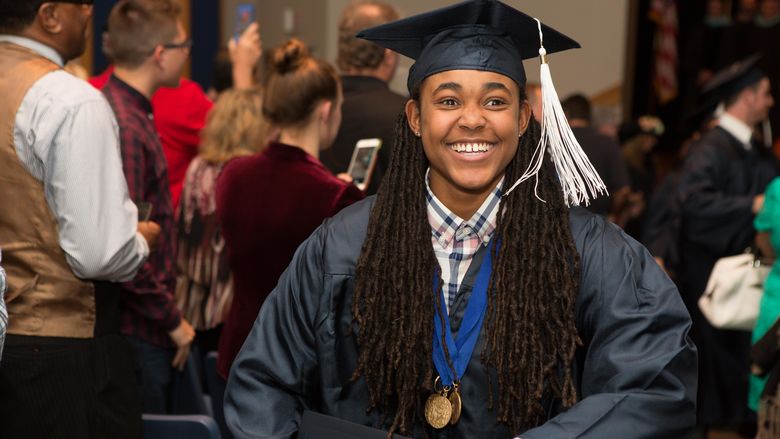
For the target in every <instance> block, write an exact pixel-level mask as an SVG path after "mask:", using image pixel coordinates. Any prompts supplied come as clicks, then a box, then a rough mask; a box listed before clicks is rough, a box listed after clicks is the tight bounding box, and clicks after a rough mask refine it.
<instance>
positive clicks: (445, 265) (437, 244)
mask: <svg viewBox="0 0 780 439" xmlns="http://www.w3.org/2000/svg"><path fill="white" fill-rule="evenodd" d="M503 184H504V179H503V178H502V179H501V181H500V182H499V183H498V185H497V186H496V188H495V189H494V190H493V191H492V192H491V193H490V195H488V197H487V199H485V201H484V202H483V203H482V206H480V207H479V209H477V211H476V212H474V215H472V216H471V219H469V220H468V221H466V220H464V219H461V218H460V217H458V216H457V215H455V213H453V212H452V211H451V210H449V209H448V208H447V207H445V206H444V204H442V202H441V201H439V199H438V198H436V196H435V195H433V192H431V187H430V185H429V184H428V175H427V174H426V177H425V188H426V198H427V200H428V222H430V224H431V243H432V244H433V251H434V253H435V254H436V259H437V260H438V261H439V267H441V279H442V282H443V284H444V295H445V297H446V299H447V311H448V312H449V309H450V306H452V304H453V303H454V302H455V297H456V296H457V294H458V289H459V288H460V284H461V282H463V277H464V276H465V275H466V271H468V269H469V265H471V260H472V259H473V257H474V254H475V253H476V252H477V250H478V249H479V247H480V246H481V245H487V244H488V243H489V242H490V238H491V237H492V236H493V231H494V230H495V228H496V217H497V214H498V206H499V204H501V188H502V186H503Z"/></svg>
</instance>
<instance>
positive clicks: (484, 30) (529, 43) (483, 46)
mask: <svg viewBox="0 0 780 439" xmlns="http://www.w3.org/2000/svg"><path fill="white" fill-rule="evenodd" d="M541 30H542V34H543V38H544V48H545V49H546V52H547V53H553V52H560V51H562V50H567V49H573V48H578V47H580V45H579V43H577V42H576V41H574V40H573V39H571V38H569V37H567V36H566V35H563V34H562V33H560V32H558V31H556V30H555V29H552V28H550V27H548V26H546V25H544V24H542V25H541ZM357 37H358V38H363V39H366V40H369V41H372V42H373V43H375V44H377V45H379V46H382V47H386V48H388V49H391V50H393V51H395V52H398V53H400V54H402V55H405V56H408V57H409V58H412V59H414V60H415V61H416V62H415V64H414V65H413V66H412V68H411V69H410V70H409V78H408V80H407V87H408V88H409V92H410V93H411V92H412V91H413V89H414V87H416V86H417V85H419V84H420V82H422V80H423V79H425V78H426V77H428V76H430V75H432V74H434V73H439V72H444V71H448V70H460V69H463V70H484V71H489V72H495V73H500V74H502V75H505V76H508V77H510V78H512V79H513V80H515V82H517V83H518V84H519V85H521V86H522V85H525V71H524V70H523V63H522V60H523V59H527V58H533V57H536V56H539V49H540V47H541V46H542V44H541V42H540V40H539V27H538V24H537V21H536V20H535V19H534V18H532V17H530V16H528V15H526V14H524V13H522V12H520V11H518V10H517V9H514V8H512V7H510V6H507V5H505V4H503V3H501V2H499V1H496V0H471V1H465V2H462V3H458V4H456V5H452V6H448V7H444V8H441V9H436V10H434V11H431V12H426V13H424V14H419V15H414V16H412V17H408V18H405V19H401V20H397V21H394V22H391V23H387V24H383V25H381V26H377V27H373V28H370V29H366V30H364V31H362V32H360V33H358V35H357Z"/></svg>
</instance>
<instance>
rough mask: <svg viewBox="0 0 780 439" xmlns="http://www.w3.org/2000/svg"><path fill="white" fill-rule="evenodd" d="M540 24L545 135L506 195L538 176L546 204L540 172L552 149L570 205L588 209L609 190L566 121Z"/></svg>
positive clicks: (551, 153) (543, 128)
mask: <svg viewBox="0 0 780 439" xmlns="http://www.w3.org/2000/svg"><path fill="white" fill-rule="evenodd" d="M536 23H537V24H538V26H539V42H540V46H541V48H540V49H539V56H540V57H541V76H540V79H541V83H542V135H541V138H540V140H539V144H538V145H537V146H536V151H534V154H533V156H532V157H531V163H529V165H528V168H527V169H526V170H525V172H524V173H523V175H522V177H520V178H519V179H518V180H517V181H516V182H515V184H513V185H512V187H510V188H509V190H508V191H506V192H505V193H504V196H506V195H509V193H510V192H511V191H512V190H514V189H515V188H516V187H517V186H518V185H519V184H520V183H522V182H524V181H526V180H528V179H529V178H531V177H536V185H535V186H534V193H535V194H536V198H538V199H539V200H541V201H544V200H542V199H541V198H539V194H538V192H537V191H536V189H537V187H538V185H539V175H538V174H539V170H540V169H541V168H542V163H543V161H544V155H545V151H546V150H547V148H548V147H549V152H550V156H551V158H552V161H553V163H554V164H555V170H556V171H557V173H558V178H559V180H560V183H561V189H562V190H563V197H564V201H565V202H566V205H567V206H571V205H579V204H584V205H586V206H587V205H588V204H590V200H591V199H592V198H595V197H596V196H598V194H604V195H608V192H607V188H606V186H605V185H604V182H603V181H602V180H601V177H599V174H598V172H596V169H595V168H594V167H593V165H592V164H591V163H590V160H589V159H588V156H587V155H586V154H585V152H584V151H583V150H582V147H581V146H580V144H579V142H577V139H576V138H575V137H574V133H572V131H571V127H569V122H568V121H567V120H566V115H565V114H564V112H563V108H561V103H560V101H559V100H558V93H557V92H556V91H555V86H554V85H553V81H552V75H551V74H550V66H549V65H548V64H547V51H546V50H545V48H544V45H543V44H542V42H543V40H542V25H541V23H540V22H539V20H536ZM591 195H592V196H591Z"/></svg>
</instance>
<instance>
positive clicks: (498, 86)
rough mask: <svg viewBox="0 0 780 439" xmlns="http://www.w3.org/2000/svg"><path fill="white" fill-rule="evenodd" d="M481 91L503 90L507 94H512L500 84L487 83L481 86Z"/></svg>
mask: <svg viewBox="0 0 780 439" xmlns="http://www.w3.org/2000/svg"><path fill="white" fill-rule="evenodd" d="M482 89H483V90H485V91H491V90H503V91H506V92H507V93H512V92H511V91H510V90H509V88H508V87H507V86H506V85H504V84H502V83H500V82H488V83H486V84H485V85H483V86H482Z"/></svg>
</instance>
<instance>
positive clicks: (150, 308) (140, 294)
mask: <svg viewBox="0 0 780 439" xmlns="http://www.w3.org/2000/svg"><path fill="white" fill-rule="evenodd" d="M103 94H104V95H105V96H106V99H107V100H108V103H109V104H111V108H112V109H113V110H114V114H116V121H117V123H118V124H119V143H120V149H121V151H122V167H123V168H124V171H125V179H126V180H127V188H128V190H129V192H130V198H131V199H132V200H133V202H135V203H136V204H138V203H141V202H146V203H150V204H151V205H152V212H151V217H150V220H151V221H154V222H156V223H157V224H159V225H160V237H159V238H158V243H157V248H156V249H155V250H154V251H152V252H151V254H150V255H149V259H148V260H147V261H146V263H145V264H144V265H143V267H141V269H140V270H139V271H138V274H137V275H136V276H135V278H134V279H133V280H132V281H130V282H125V283H123V284H122V296H121V297H122V301H121V303H122V308H121V313H122V333H123V334H125V335H132V336H136V337H139V338H141V339H143V340H145V341H147V342H149V343H152V344H154V345H157V346H161V347H173V346H174V344H173V340H171V338H170V336H169V335H168V333H169V332H170V331H172V330H174V329H176V327H177V326H178V325H179V323H181V313H180V312H179V308H178V307H177V306H176V302H175V301H174V298H173V291H174V288H175V286H176V275H175V267H174V261H175V260H176V253H175V251H176V249H175V245H174V237H175V234H176V229H175V225H174V221H173V204H172V203H171V192H170V190H169V186H168V164H167V162H166V161H165V155H164V154H163V149H162V145H161V144H160V138H159V136H158V135H157V130H156V129H155V127H154V121H153V120H152V104H151V103H150V102H149V100H148V99H146V98H145V97H144V96H143V95H142V94H141V93H139V92H138V91H137V90H135V89H133V88H132V87H130V86H129V85H127V84H126V83H124V82H122V81H121V80H120V79H119V78H117V77H116V76H113V75H112V76H111V78H110V79H109V80H108V82H107V83H106V85H105V86H104V87H103Z"/></svg>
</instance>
